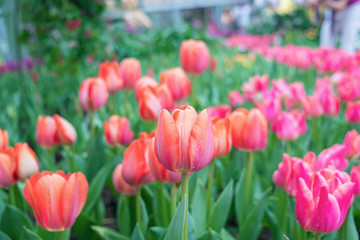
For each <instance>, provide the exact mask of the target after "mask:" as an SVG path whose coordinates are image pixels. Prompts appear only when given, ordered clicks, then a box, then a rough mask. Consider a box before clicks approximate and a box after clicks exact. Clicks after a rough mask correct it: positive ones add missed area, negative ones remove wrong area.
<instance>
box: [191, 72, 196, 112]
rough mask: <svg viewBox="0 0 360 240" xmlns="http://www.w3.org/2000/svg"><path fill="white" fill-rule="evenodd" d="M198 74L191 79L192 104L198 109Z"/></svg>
mask: <svg viewBox="0 0 360 240" xmlns="http://www.w3.org/2000/svg"><path fill="white" fill-rule="evenodd" d="M195 86H196V76H193V77H192V79H191V98H190V104H191V106H193V107H194V108H195V109H196V106H195V105H196V90H195V89H196V87H195Z"/></svg>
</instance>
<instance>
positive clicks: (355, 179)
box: [350, 166, 360, 196]
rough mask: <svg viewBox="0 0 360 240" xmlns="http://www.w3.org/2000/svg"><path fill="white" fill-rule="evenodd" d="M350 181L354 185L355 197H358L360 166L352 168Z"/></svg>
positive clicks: (359, 190) (359, 193)
mask: <svg viewBox="0 0 360 240" xmlns="http://www.w3.org/2000/svg"><path fill="white" fill-rule="evenodd" d="M350 178H351V181H352V182H353V183H354V184H355V186H354V194H355V196H359V195H360V166H353V167H352V168H351V172H350Z"/></svg>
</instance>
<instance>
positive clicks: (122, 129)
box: [104, 115, 134, 147]
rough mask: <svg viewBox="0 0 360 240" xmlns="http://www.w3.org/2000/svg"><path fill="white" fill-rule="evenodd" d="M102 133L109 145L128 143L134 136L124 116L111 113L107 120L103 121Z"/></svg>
mask: <svg viewBox="0 0 360 240" xmlns="http://www.w3.org/2000/svg"><path fill="white" fill-rule="evenodd" d="M104 135H105V138H106V141H107V143H108V144H109V145H110V146H113V147H114V146H116V145H123V146H124V145H128V144H129V143H130V142H131V140H132V139H133V137H134V134H133V132H132V131H131V129H130V123H129V120H128V119H127V118H126V117H120V116H117V115H112V116H111V117H110V118H109V121H104Z"/></svg>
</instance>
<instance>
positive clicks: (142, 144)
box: [122, 133, 154, 187]
mask: <svg viewBox="0 0 360 240" xmlns="http://www.w3.org/2000/svg"><path fill="white" fill-rule="evenodd" d="M153 137H154V133H151V134H147V133H140V139H135V140H134V141H132V143H130V145H129V147H128V148H127V149H126V150H125V152H124V160H123V169H122V175H123V177H124V180H125V181H126V182H127V183H128V184H130V185H131V186H134V187H137V186H141V185H146V184H149V183H151V182H152V181H154V177H153V176H152V173H151V170H150V166H149V151H150V148H151V144H152V139H153Z"/></svg>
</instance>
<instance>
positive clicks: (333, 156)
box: [316, 144, 348, 171]
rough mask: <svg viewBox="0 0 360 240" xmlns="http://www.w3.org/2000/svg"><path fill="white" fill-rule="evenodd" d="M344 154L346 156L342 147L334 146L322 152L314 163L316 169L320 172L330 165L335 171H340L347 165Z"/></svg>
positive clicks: (344, 148)
mask: <svg viewBox="0 0 360 240" xmlns="http://www.w3.org/2000/svg"><path fill="white" fill-rule="evenodd" d="M345 154H346V147H345V146H344V145H340V144H335V145H333V146H331V147H330V148H327V149H325V150H323V151H322V152H321V153H320V154H319V156H318V158H317V162H316V168H317V169H318V170H320V169H323V168H327V167H329V166H331V165H332V166H333V167H335V168H336V169H338V170H340V171H342V170H344V169H345V168H346V167H347V165H348V161H347V159H346V158H345Z"/></svg>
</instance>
